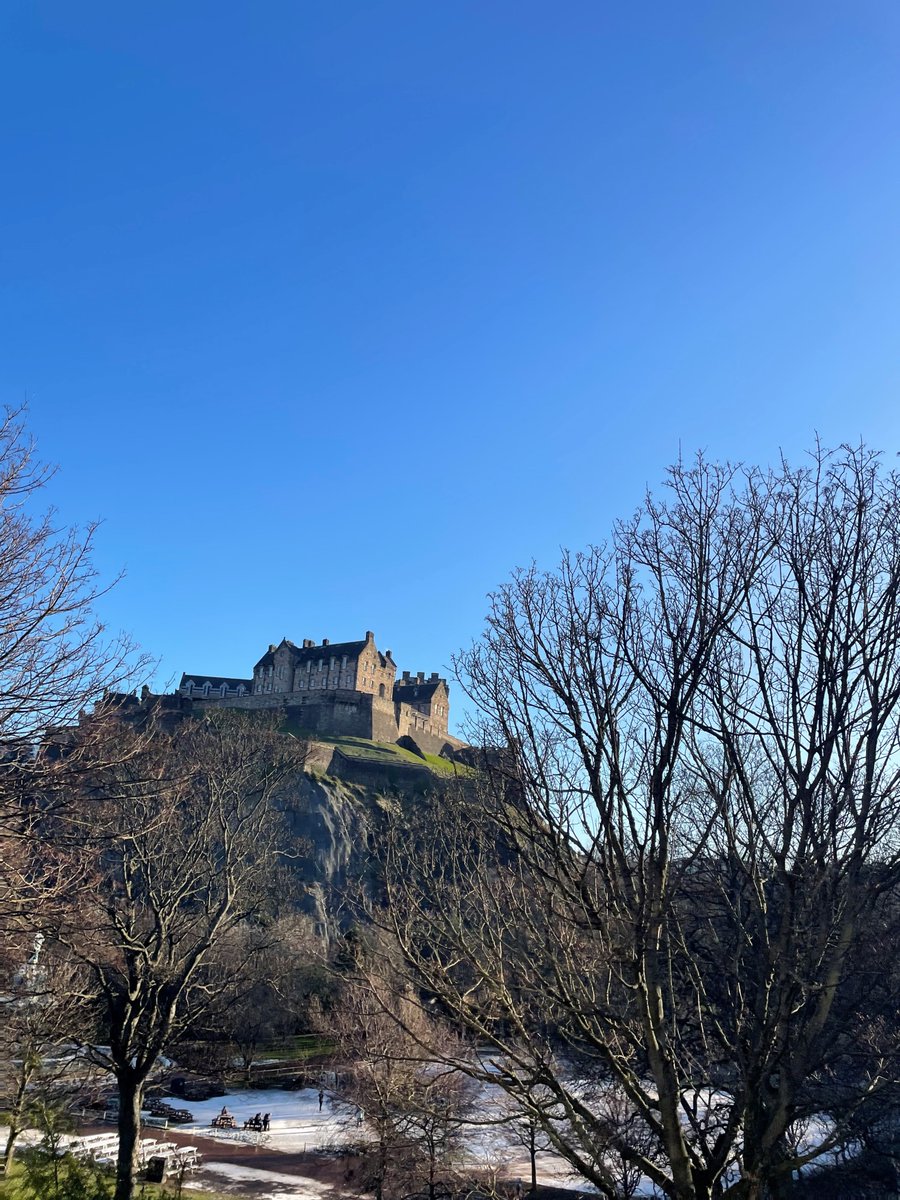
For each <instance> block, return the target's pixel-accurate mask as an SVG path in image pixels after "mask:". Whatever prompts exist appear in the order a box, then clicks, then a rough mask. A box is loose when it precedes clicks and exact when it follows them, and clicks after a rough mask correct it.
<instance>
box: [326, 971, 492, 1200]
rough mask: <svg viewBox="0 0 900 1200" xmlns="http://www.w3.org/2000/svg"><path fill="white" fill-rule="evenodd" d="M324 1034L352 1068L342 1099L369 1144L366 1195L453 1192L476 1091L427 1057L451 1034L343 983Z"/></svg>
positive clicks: (387, 999) (432, 1196)
mask: <svg viewBox="0 0 900 1200" xmlns="http://www.w3.org/2000/svg"><path fill="white" fill-rule="evenodd" d="M326 1029H327V1031H328V1033H329V1036H331V1037H333V1038H334V1039H335V1041H336V1044H337V1053H338V1054H339V1055H340V1056H341V1058H342V1059H344V1060H346V1061H347V1062H348V1065H349V1072H350V1075H349V1080H348V1082H347V1084H346V1085H345V1087H344V1089H343V1098H344V1099H345V1100H346V1101H347V1102H349V1104H350V1105H351V1106H352V1107H351V1110H350V1113H351V1114H352V1113H353V1112H354V1111H355V1112H356V1113H357V1114H358V1116H357V1117H356V1118H354V1117H353V1116H352V1115H349V1116H348V1118H347V1119H348V1120H349V1121H351V1122H352V1121H354V1120H355V1122H356V1124H357V1130H356V1132H357V1135H358V1138H359V1140H360V1142H361V1143H363V1144H364V1145H365V1144H366V1143H368V1144H369V1145H368V1153H366V1154H364V1157H363V1162H364V1165H365V1168H366V1170H367V1177H366V1179H365V1186H366V1188H367V1189H370V1190H372V1191H374V1193H375V1196H376V1200H384V1198H385V1197H394V1196H404V1195H405V1196H409V1195H415V1194H424V1195H427V1196H428V1197H429V1200H436V1197H437V1196H438V1195H447V1194H449V1193H450V1192H452V1190H453V1184H454V1183H455V1182H458V1179H459V1174H458V1171H457V1169H456V1168H457V1166H458V1155H459V1151H460V1147H461V1141H462V1136H463V1130H464V1127H465V1125H466V1120H467V1117H468V1114H469V1111H470V1107H471V1102H472V1089H471V1084H470V1081H469V1080H468V1079H467V1077H466V1076H465V1075H463V1074H462V1073H461V1072H458V1071H456V1070H452V1069H448V1068H447V1067H446V1066H444V1065H442V1064H440V1063H438V1062H435V1061H433V1060H432V1059H431V1057H430V1056H429V1055H428V1054H427V1053H426V1046H428V1047H430V1046H431V1045H432V1044H433V1043H434V1042H435V1041H441V1040H443V1039H444V1038H446V1036H447V1033H446V1029H444V1028H443V1027H442V1026H441V1025H440V1023H439V1022H437V1021H435V1020H434V1018H433V1017H430V1016H429V1015H428V1014H426V1013H424V1012H422V1011H421V1010H420V1009H419V1008H418V1006H417V1005H416V1004H415V1003H414V1002H413V1001H411V1000H409V999H404V998H403V997H401V996H398V995H397V994H396V993H395V992H393V991H387V990H385V989H378V990H377V991H376V990H374V989H373V988H372V987H371V986H367V985H365V984H363V983H361V982H356V983H353V982H348V983H347V984H346V986H345V988H344V990H343V993H342V997H341V1002H340V1004H339V1005H338V1006H336V1007H335V1009H334V1010H333V1011H332V1012H331V1013H330V1014H329V1016H328V1018H327V1022H326V1023H324V1024H323V1030H326Z"/></svg>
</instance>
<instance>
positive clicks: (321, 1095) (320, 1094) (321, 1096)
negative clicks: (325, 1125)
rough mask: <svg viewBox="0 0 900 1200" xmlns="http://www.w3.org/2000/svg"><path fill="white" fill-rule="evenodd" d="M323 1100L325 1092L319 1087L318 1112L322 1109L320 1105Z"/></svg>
mask: <svg viewBox="0 0 900 1200" xmlns="http://www.w3.org/2000/svg"><path fill="white" fill-rule="evenodd" d="M324 1101H325V1093H324V1092H323V1091H322V1089H321V1088H319V1112H321V1111H322V1105H323V1103H324Z"/></svg>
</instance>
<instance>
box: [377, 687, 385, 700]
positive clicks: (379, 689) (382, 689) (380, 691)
mask: <svg viewBox="0 0 900 1200" xmlns="http://www.w3.org/2000/svg"><path fill="white" fill-rule="evenodd" d="M378 695H379V696H380V697H381V699H382V700H383V699H384V684H383V683H379V685H378Z"/></svg>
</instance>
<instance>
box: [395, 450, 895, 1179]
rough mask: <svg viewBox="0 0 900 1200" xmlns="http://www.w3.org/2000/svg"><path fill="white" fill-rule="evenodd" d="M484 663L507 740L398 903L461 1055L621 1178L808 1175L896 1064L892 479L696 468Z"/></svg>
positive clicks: (421, 829)
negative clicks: (812, 1121)
mask: <svg viewBox="0 0 900 1200" xmlns="http://www.w3.org/2000/svg"><path fill="white" fill-rule="evenodd" d="M457 668H458V674H459V676H460V678H461V680H462V682H463V684H464V686H465V687H466V688H467V690H468V692H469V695H470V696H471V697H472V699H473V700H474V702H475V704H476V705H477V708H478V712H479V714H480V737H481V739H482V740H483V743H484V744H485V746H493V747H508V748H509V749H508V751H507V752H506V753H501V754H498V753H493V754H491V755H488V756H486V757H485V770H484V772H483V787H482V790H481V791H480V793H478V794H474V795H473V789H472V788H469V789H468V793H467V794H461V795H460V796H459V797H457V799H456V800H455V802H454V801H453V799H452V798H449V797H445V798H443V799H442V800H441V801H440V803H436V804H435V805H434V806H433V808H432V809H430V810H429V811H427V812H426V813H425V814H424V815H423V814H421V813H416V814H413V815H412V816H410V815H409V814H408V813H407V814H406V815H405V816H404V817H403V818H398V819H397V821H396V823H395V826H394V829H393V830H392V831H391V832H390V833H389V835H388V837H387V840H386V844H385V847H384V856H385V862H386V872H387V884H386V886H387V906H386V907H384V908H381V909H378V908H374V907H373V909H372V917H373V919H374V920H375V921H376V922H378V923H381V924H384V925H386V926H388V927H389V928H390V930H391V932H392V933H393V935H394V936H395V938H396V939H397V941H398V942H399V944H400V946H401V947H402V951H403V954H404V956H405V959H406V962H407V965H408V969H409V973H410V974H409V979H410V982H411V983H412V984H413V985H414V986H415V987H416V988H418V989H419V994H421V995H427V996H432V997H436V998H437V999H438V1001H439V1003H440V1006H441V1008H442V1009H443V1011H445V1012H446V1013H447V1014H448V1015H449V1016H450V1017H451V1018H452V1020H453V1021H454V1022H457V1023H458V1024H459V1026H460V1027H462V1028H464V1029H465V1030H467V1031H468V1033H469V1035H470V1038H471V1041H472V1045H471V1046H470V1048H469V1049H468V1051H467V1052H465V1053H463V1052H462V1051H460V1052H459V1053H458V1054H456V1055H451V1056H450V1058H449V1061H451V1062H452V1063H453V1064H454V1065H456V1066H459V1067H460V1069H466V1070H468V1071H469V1072H470V1073H472V1074H473V1075H475V1077H479V1078H483V1079H485V1080H487V1079H490V1078H494V1077H496V1078H497V1079H498V1080H499V1082H500V1084H501V1086H503V1087H504V1088H505V1089H506V1091H507V1092H508V1093H509V1094H510V1096H512V1097H513V1098H514V1099H515V1100H516V1101H517V1102H518V1103H519V1104H520V1106H521V1108H522V1110H523V1111H524V1112H525V1113H527V1114H532V1115H534V1117H535V1118H536V1119H537V1120H538V1122H539V1123H540V1124H541V1126H542V1128H543V1130H544V1132H545V1135H546V1136H547V1138H548V1139H549V1141H550V1143H551V1144H552V1145H553V1147H554V1149H555V1150H556V1151H557V1152H558V1153H559V1154H561V1155H563V1156H564V1157H565V1158H566V1159H568V1161H569V1162H570V1163H571V1164H572V1166H573V1167H574V1168H575V1169H576V1170H577V1171H578V1172H579V1173H581V1174H582V1175H583V1176H584V1177H585V1178H586V1179H588V1180H590V1181H591V1182H592V1183H593V1184H594V1185H595V1186H596V1187H597V1188H598V1190H599V1191H600V1193H601V1194H602V1195H605V1196H608V1197H617V1196H621V1195H622V1194H623V1187H622V1172H621V1169H619V1168H620V1167H621V1166H622V1164H624V1165H625V1166H627V1168H628V1170H629V1171H638V1172H640V1174H642V1175H643V1176H644V1177H645V1178H646V1179H648V1180H649V1181H651V1182H652V1184H653V1185H654V1186H655V1187H656V1188H657V1190H658V1191H660V1192H661V1193H663V1194H664V1195H666V1196H669V1197H672V1198H673V1200H706V1198H708V1197H714V1196H729V1197H747V1198H748V1200H749V1198H752V1200H757V1198H759V1197H763V1196H780V1195H783V1194H786V1191H787V1190H788V1188H789V1186H790V1179H791V1175H792V1172H796V1171H797V1169H798V1168H799V1167H801V1166H802V1165H803V1164H804V1163H806V1162H811V1161H814V1160H815V1159H816V1158H817V1157H818V1156H820V1155H821V1154H823V1153H824V1152H825V1151H827V1150H828V1149H829V1148H830V1147H833V1146H835V1145H838V1144H840V1142H841V1141H842V1139H843V1138H844V1137H845V1136H846V1128H847V1125H848V1122H849V1120H850V1119H851V1117H852V1114H853V1113H854V1111H855V1110H856V1109H857V1108H858V1107H859V1106H860V1104H862V1103H864V1102H865V1101H866V1100H867V1098H868V1097H870V1096H871V1095H872V1094H873V1093H875V1092H877V1091H878V1090H879V1089H880V1088H881V1087H882V1086H883V1084H884V1081H885V1080H886V1079H888V1078H890V1077H891V1075H892V1073H893V1072H894V1071H895V1070H896V1066H897V1051H898V1046H897V1030H896V1022H895V1021H891V1020H884V1021H881V1022H880V1023H879V1022H877V1021H875V1022H873V1021H870V1020H868V1019H867V1016H868V1015H870V1014H871V1015H872V1016H873V1017H874V1016H877V1015H878V1014H877V1013H875V1012H874V1011H873V1005H874V998H873V997H872V996H871V995H870V991H869V989H867V988H866V986H865V977H864V975H863V973H862V972H863V969H864V958H865V955H864V954H863V953H862V946H863V944H864V940H865V936H866V934H867V932H868V930H869V929H870V928H872V927H878V928H879V929H883V928H886V927H888V926H892V924H895V922H892V918H891V915H890V914H891V913H892V911H893V910H894V909H895V908H896V889H897V884H898V867H900V857H898V850H900V841H898V839H900V787H898V783H900V780H898V775H897V772H898V769H900V755H898V749H900V746H898V734H900V721H898V717H900V491H898V479H897V477H896V476H895V475H893V474H887V473H884V472H882V471H881V470H880V469H879V464H878V459H877V456H875V455H873V454H871V453H869V452H868V451H866V450H864V449H858V450H853V449H844V450H841V451H839V452H837V453H834V454H829V453H826V452H818V453H817V454H816V455H814V456H813V458H812V461H811V465H810V466H808V467H805V468H803V469H800V470H794V469H791V468H790V467H789V466H787V465H786V464H782V466H781V468H780V469H778V470H776V471H772V472H769V473H763V472H760V471H757V470H752V469H748V470H738V469H734V468H729V467H716V466H709V465H707V464H705V463H704V462H702V461H700V462H698V463H697V464H696V465H695V466H693V467H690V468H688V467H685V466H683V465H679V466H677V467H675V468H674V469H673V470H672V471H671V472H670V475H669V480H668V495H667V496H666V498H665V499H664V500H657V499H655V498H653V497H652V496H648V497H647V499H646V501H645V503H644V505H643V507H642V509H641V510H640V511H639V512H638V513H637V514H636V515H635V517H634V518H633V519H632V520H630V521H627V522H624V523H621V524H620V525H618V526H617V527H616V529H615V531H614V534H613V537H612V540H611V542H610V544H609V546H608V547H602V548H595V549H591V550H589V551H587V552H586V553H584V554H579V555H574V556H572V555H567V556H566V557H565V558H564V560H563V562H562V564H561V567H560V568H559V570H558V571H557V572H555V573H551V574H543V573H541V572H539V571H538V570H537V569H535V568H532V569H530V570H526V571H522V572H519V573H517V574H516V575H515V576H514V578H513V579H512V581H511V582H510V583H509V584H507V585H506V586H504V587H503V588H501V590H500V591H499V592H498V593H497V594H496V595H495V596H494V598H493V602H492V607H491V611H490V614H489V617H488V624H487V629H486V632H485V634H484V636H483V638H482V640H481V641H480V642H479V643H478V644H476V645H475V646H474V647H473V649H472V650H471V651H470V652H468V653H466V654H463V655H462V656H461V657H460V659H459V661H458V663H457ZM498 846H499V847H500V853H499V854H498ZM881 999H882V1000H883V1001H884V1002H885V1003H886V1004H887V1007H888V1009H890V1008H891V1005H893V1011H896V1001H897V997H896V994H895V993H892V994H890V995H888V996H882V997H881ZM485 1045H488V1046H490V1047H491V1050H490V1055H491V1058H492V1061H493V1063H494V1066H493V1067H492V1068H491V1069H490V1070H488V1069H487V1064H486V1063H485V1062H484V1056H483V1053H482V1054H479V1053H478V1052H477V1051H476V1050H475V1049H474V1047H476V1046H482V1047H483V1046H485ZM496 1063H500V1064H502V1070H501V1072H500V1074H499V1076H498V1075H496ZM604 1097H606V1099H604ZM610 1098H612V1099H614V1100H615V1104H614V1105H613V1104H611V1103H610ZM623 1102H624V1109H623V1107H622V1105H623ZM826 1113H827V1114H828V1117H827V1118H825V1119H823V1120H820V1121H818V1122H817V1123H816V1129H817V1131H818V1132H817V1136H815V1137H813V1138H811V1139H804V1140H803V1142H800V1141H798V1139H796V1138H792V1137H791V1131H792V1128H793V1126H794V1125H795V1124H796V1123H797V1122H798V1121H802V1120H804V1119H806V1118H807V1117H809V1116H810V1115H812V1114H826ZM616 1162H618V1164H619V1167H616Z"/></svg>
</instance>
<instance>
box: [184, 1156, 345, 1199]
mask: <svg viewBox="0 0 900 1200" xmlns="http://www.w3.org/2000/svg"><path fill="white" fill-rule="evenodd" d="M203 1170H204V1173H206V1174H211V1175H216V1176H217V1177H221V1179H222V1180H223V1181H224V1182H225V1184H229V1183H236V1184H247V1183H255V1184H258V1185H259V1186H260V1187H265V1188H267V1189H269V1188H271V1189H272V1190H267V1191H266V1192H265V1193H261V1194H260V1196H259V1200H295V1197H297V1196H302V1197H305V1198H306V1200H319V1197H321V1196H323V1195H324V1194H325V1193H327V1192H330V1191H331V1190H332V1189H331V1187H330V1186H329V1185H328V1184H324V1183H320V1182H319V1181H318V1180H316V1179H307V1178H306V1177H305V1176H302V1175H285V1174H283V1173H282V1172H280V1171H262V1170H259V1169H258V1168H256V1167H244V1166H241V1165H240V1164H239V1163H220V1162H207V1163H204V1167H203ZM216 1186H219V1178H217V1179H216ZM235 1194H238V1195H239V1194H240V1190H238V1191H236V1193H235Z"/></svg>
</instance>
